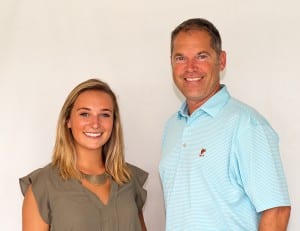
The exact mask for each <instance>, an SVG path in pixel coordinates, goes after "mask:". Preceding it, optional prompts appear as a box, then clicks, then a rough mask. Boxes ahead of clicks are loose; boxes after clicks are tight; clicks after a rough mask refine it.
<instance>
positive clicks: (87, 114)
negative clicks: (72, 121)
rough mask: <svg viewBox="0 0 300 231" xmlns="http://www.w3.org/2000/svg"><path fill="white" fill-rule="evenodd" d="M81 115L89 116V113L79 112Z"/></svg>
mask: <svg viewBox="0 0 300 231" xmlns="http://www.w3.org/2000/svg"><path fill="white" fill-rule="evenodd" d="M79 115H80V116H81V117H88V116H89V113H87V112H82V113H80V114H79Z"/></svg>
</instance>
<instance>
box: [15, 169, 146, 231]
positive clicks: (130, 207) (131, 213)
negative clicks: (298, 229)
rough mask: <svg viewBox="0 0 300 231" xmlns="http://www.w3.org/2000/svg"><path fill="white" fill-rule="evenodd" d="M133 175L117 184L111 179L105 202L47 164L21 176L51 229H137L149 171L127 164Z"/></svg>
mask: <svg viewBox="0 0 300 231" xmlns="http://www.w3.org/2000/svg"><path fill="white" fill-rule="evenodd" d="M128 166H129V169H130V171H131V174H132V179H131V180H130V181H129V182H128V183H126V184H124V185H118V184H117V183H116V182H115V181H114V180H111V188H110V196H109V200H108V203H107V204H103V203H102V201H101V200H100V199H99V198H98V197H97V196H96V195H95V194H94V193H93V192H91V191H90V190H88V189H87V188H86V187H84V186H83V185H82V184H81V182H80V181H78V180H75V179H71V180H66V181H64V180H63V179H62V178H61V177H60V176H59V172H58V169H57V168H55V167H52V166H51V165H50V164H48V165H47V166H45V167H44V168H40V169H37V170H35V171H33V172H32V173H30V174H29V175H27V176H25V177H22V178H20V186H21V190H22V193H23V195H25V193H26V191H27V189H28V187H29V185H32V191H33V194H34V197H35V199H36V202H37V205H38V209H39V212H40V215H41V217H42V219H43V220H44V221H45V222H46V223H47V224H49V225H50V231H71V230H72V231H140V230H141V224H140V220H139V216H138V214H139V212H140V211H142V207H143V205H144V203H145V200H146V196H147V192H146V190H145V189H144V188H143V185H144V183H145V181H146V179H147V177H148V173H146V172H145V171H143V170H142V169H140V168H138V167H136V166H133V165H130V164H128Z"/></svg>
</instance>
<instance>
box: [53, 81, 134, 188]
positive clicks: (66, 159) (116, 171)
mask: <svg viewBox="0 0 300 231" xmlns="http://www.w3.org/2000/svg"><path fill="white" fill-rule="evenodd" d="M89 90H97V91H101V92H105V93H107V94H108V95H109V96H110V97H111V98H112V101H113V107H114V117H113V129H112V133H111V137H110V138H109V140H108V141H107V143H106V144H104V146H103V150H102V153H103V159H104V163H105V169H106V172H107V173H108V174H110V175H111V176H112V178H113V179H114V180H115V181H116V182H117V183H118V184H124V183H127V182H128V181H129V180H130V178H131V176H130V173H129V170H128V168H127V165H126V163H125V160H124V141H123V132H122V126H121V119H120V112H119V107H118V103H117V98H116V96H115V94H114V92H113V91H112V90H111V88H110V87H109V85H108V84H107V83H105V82H103V81H101V80H99V79H89V80H87V81H84V82H82V83H80V84H79V85H77V86H76V87H75V88H74V89H73V90H72V91H71V92H70V94H69V95H68V97H67V98H66V100H65V103H64V105H63V107H62V109H61V111H60V114H59V118H58V122H57V131H56V140H55V146H54V150H53V157H52V165H53V166H56V167H58V169H59V173H60V175H61V177H62V178H63V179H65V180H66V179H71V178H75V179H81V173H80V171H79V170H78V169H77V167H76V150H75V146H74V138H73V135H72V133H71V131H70V129H69V128H68V126H67V123H68V120H69V119H70V114H71V110H72V108H73V106H74V103H75V101H76V100H77V98H78V96H79V95H80V94H81V93H83V92H85V91H89Z"/></svg>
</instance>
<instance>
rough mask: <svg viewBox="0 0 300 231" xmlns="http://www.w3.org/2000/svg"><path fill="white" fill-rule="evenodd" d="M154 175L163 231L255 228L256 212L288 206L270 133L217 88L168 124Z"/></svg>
mask: <svg viewBox="0 0 300 231" xmlns="http://www.w3.org/2000/svg"><path fill="white" fill-rule="evenodd" d="M159 170H160V177H161V181H162V185H163V191H164V199H165V207H166V231H198V230H204V231H210V230H214V231H240V230H241V231H242V230H247V231H251V230H257V227H258V222H259V219H260V215H261V212H262V211H263V210H266V209H269V208H273V207H278V206H287V205H290V201H289V195H288V189H287V184H286V180H285V176H284V171H283V168H282V163H281V160H280V155H279V148H278V136H277V134H276V132H275V131H274V130H273V129H272V127H271V126H270V125H269V123H268V122H267V121H266V120H265V119H264V118H263V117H262V116H261V115H260V114H259V113H258V112H256V111H255V110H254V109H252V108H251V107H249V106H247V105H245V104H243V103H241V102H239V101H238V100H236V99H234V98H232V97H231V96H230V95H229V93H228V91H227V88H226V86H224V85H222V88H221V90H220V91H219V92H217V93H216V94H215V95H214V96H213V97H211V98H210V99H209V100H208V101H207V102H206V103H205V104H203V105H202V106H201V107H200V108H198V109H197V110H196V111H194V113H193V114H192V115H190V116H189V115H188V114H187V105H186V102H185V103H183V105H182V106H181V108H180V110H179V112H178V113H176V114H174V115H173V116H172V117H171V118H170V119H169V120H168V122H167V124H166V126H165V131H164V136H163V144H162V158H161V162H160V166H159Z"/></svg>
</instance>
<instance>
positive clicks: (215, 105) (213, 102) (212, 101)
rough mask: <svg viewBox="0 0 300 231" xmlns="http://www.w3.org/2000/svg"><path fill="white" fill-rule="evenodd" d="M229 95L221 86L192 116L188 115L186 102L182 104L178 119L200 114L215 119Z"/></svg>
mask: <svg viewBox="0 0 300 231" xmlns="http://www.w3.org/2000/svg"><path fill="white" fill-rule="evenodd" d="M230 97H231V96H230V94H229V92H228V90H227V87H226V86H225V85H224V84H221V89H220V90H219V91H218V92H217V93H216V94H214V95H213V96H212V97H211V98H209V99H208V100H207V101H206V102H205V103H204V104H203V105H202V106H201V107H199V108H198V109H196V110H195V111H194V112H193V114H192V115H188V107H187V103H186V101H184V102H183V104H182V105H181V107H180V108H179V111H178V114H177V116H178V119H182V118H188V117H195V116H198V115H200V114H203V113H206V114H208V115H210V116H211V117H215V116H216V115H217V114H218V112H219V111H220V110H221V109H222V108H223V107H224V105H225V104H226V103H227V102H228V100H229V99H230Z"/></svg>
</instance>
